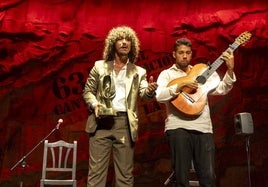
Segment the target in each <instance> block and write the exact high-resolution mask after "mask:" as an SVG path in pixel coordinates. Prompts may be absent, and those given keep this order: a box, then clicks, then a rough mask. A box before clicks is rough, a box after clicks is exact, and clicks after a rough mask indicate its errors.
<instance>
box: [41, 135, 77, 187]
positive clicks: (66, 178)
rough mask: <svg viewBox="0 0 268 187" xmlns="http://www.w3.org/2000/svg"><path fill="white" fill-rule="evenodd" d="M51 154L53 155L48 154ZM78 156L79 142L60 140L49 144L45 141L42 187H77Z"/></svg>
mask: <svg viewBox="0 0 268 187" xmlns="http://www.w3.org/2000/svg"><path fill="white" fill-rule="evenodd" d="M48 150H50V151H48ZM49 152H50V153H51V154H48V153H49ZM49 155H50V156H49ZM76 155H77V141H74V142H73V143H67V142H65V141H63V140H59V141H57V142H51V143H48V140H45V143H44V154H43V167H42V178H41V180H40V187H44V186H45V185H64V186H66V185H70V186H73V187H76ZM61 173H62V174H61Z"/></svg>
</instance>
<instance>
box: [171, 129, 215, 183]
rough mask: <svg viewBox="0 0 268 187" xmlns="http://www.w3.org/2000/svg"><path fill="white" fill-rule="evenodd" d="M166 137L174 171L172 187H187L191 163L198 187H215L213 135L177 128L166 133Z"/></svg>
mask: <svg viewBox="0 0 268 187" xmlns="http://www.w3.org/2000/svg"><path fill="white" fill-rule="evenodd" d="M166 136H167V138H168V141H169V145H170V152H171V163H172V168H173V170H174V171H175V180H176V182H175V183H174V186H176V187H189V171H190V168H191V161H193V164H194V167H195V170H196V174H197V177H198V180H199V184H200V187H215V171H214V167H215V161H214V155H215V144H214V139H213V134H211V133H201V132H197V131H189V130H185V129H180V128H179V129H175V130H168V131H166Z"/></svg>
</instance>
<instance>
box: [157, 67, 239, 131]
mask: <svg viewBox="0 0 268 187" xmlns="http://www.w3.org/2000/svg"><path fill="white" fill-rule="evenodd" d="M186 75H187V74H186V73H185V72H184V71H182V70H181V69H178V68H177V67H176V65H175V64H174V65H173V66H172V67H170V68H169V69H166V70H163V71H162V72H161V73H160V75H159V77H158V79H157V84H158V88H157V90H156V99H157V101H158V102H161V103H165V105H166V108H167V118H166V120H165V131H166V130H171V129H177V128H184V129H188V130H196V131H200V132H203V133H213V128H212V122H211V118H210V111H209V105H208V102H207V103H206V105H205V107H204V109H203V110H202V113H201V115H200V116H198V117H197V118H187V117H185V116H184V115H181V113H179V112H178V109H176V108H175V107H174V106H173V105H172V104H171V103H170V100H171V99H172V98H173V97H174V93H175V90H176V88H177V86H176V85H172V86H170V87H167V85H168V83H169V82H171V81H172V80H174V79H176V78H179V77H183V76H186ZM233 76H234V78H233V79H232V78H231V77H230V76H229V75H228V74H227V73H226V74H225V76H224V78H223V79H222V81H221V80H220V77H219V75H218V74H217V73H216V72H214V73H213V74H212V75H211V76H210V77H209V78H208V80H207V82H208V81H213V82H217V87H216V89H215V90H214V91H213V92H212V93H210V94H213V95H224V94H227V93H228V92H229V91H230V90H231V89H232V87H233V83H234V82H235V81H236V77H235V75H233Z"/></svg>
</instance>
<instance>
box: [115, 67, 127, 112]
mask: <svg viewBox="0 0 268 187" xmlns="http://www.w3.org/2000/svg"><path fill="white" fill-rule="evenodd" d="M126 72H127V66H126V65H124V66H123V67H122V69H121V70H120V71H119V73H118V75H116V73H115V71H113V78H114V84H115V98H114V99H113V108H114V110H115V111H117V112H119V111H120V112H126V111H127V109H126V84H125V80H126Z"/></svg>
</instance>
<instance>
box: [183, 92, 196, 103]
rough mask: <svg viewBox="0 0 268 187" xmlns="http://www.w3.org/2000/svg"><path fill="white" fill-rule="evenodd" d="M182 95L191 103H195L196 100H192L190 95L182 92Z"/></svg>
mask: <svg viewBox="0 0 268 187" xmlns="http://www.w3.org/2000/svg"><path fill="white" fill-rule="evenodd" d="M181 94H182V95H183V97H185V98H186V99H187V100H189V101H190V102H192V103H194V102H195V100H194V99H193V98H191V97H190V96H189V95H187V94H186V93H185V92H181Z"/></svg>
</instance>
